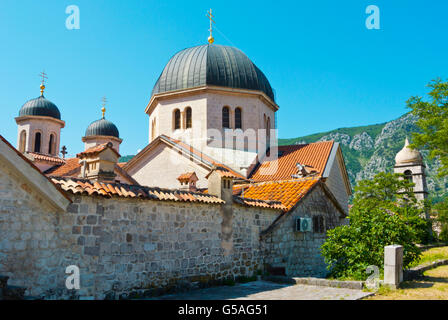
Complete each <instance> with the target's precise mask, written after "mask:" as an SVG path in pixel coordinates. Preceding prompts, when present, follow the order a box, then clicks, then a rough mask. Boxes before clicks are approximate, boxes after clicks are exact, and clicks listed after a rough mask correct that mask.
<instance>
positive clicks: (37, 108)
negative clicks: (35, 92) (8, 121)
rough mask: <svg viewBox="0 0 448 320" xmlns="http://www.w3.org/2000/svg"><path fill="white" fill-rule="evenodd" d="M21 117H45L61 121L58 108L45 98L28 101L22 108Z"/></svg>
mask: <svg viewBox="0 0 448 320" xmlns="http://www.w3.org/2000/svg"><path fill="white" fill-rule="evenodd" d="M19 116H20V117H22V116H45V117H52V118H56V119H58V120H61V113H60V112H59V109H58V107H56V105H55V104H54V103H53V102H51V101H50V100H47V99H45V97H44V96H40V97H38V98H35V99H31V100H29V101H27V102H26V103H25V104H24V105H23V106H22V108H20V111H19Z"/></svg>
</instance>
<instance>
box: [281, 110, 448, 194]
mask: <svg viewBox="0 0 448 320" xmlns="http://www.w3.org/2000/svg"><path fill="white" fill-rule="evenodd" d="M415 122H416V118H415V117H414V116H412V115H411V114H410V113H407V114H405V115H403V116H402V117H400V118H398V119H396V120H393V121H390V122H387V123H383V124H375V125H370V126H362V127H353V128H340V129H336V130H332V131H329V132H323V133H317V134H313V135H309V136H305V137H298V138H294V139H279V144H280V145H286V144H301V143H310V142H316V141H327V140H335V141H337V142H339V143H340V144H341V147H342V153H343V155H344V159H345V163H346V166H347V171H348V175H349V177H350V182H351V185H352V188H353V187H354V186H356V182H357V181H359V180H362V179H368V178H371V177H373V176H374V175H375V174H376V173H378V172H380V171H386V172H390V171H392V170H393V167H394V163H395V155H396V154H397V152H398V151H399V150H400V149H401V148H403V145H404V140H405V138H406V136H408V137H411V132H415V131H417V130H418V129H417V127H416V125H415ZM422 154H423V157H424V161H425V163H426V173H427V183H428V189H429V191H430V194H431V197H432V198H433V199H434V200H435V201H439V200H440V199H442V198H444V197H446V196H448V191H447V187H448V179H447V178H443V179H441V178H438V177H437V168H438V162H437V161H436V160H429V159H428V152H427V151H426V150H422Z"/></svg>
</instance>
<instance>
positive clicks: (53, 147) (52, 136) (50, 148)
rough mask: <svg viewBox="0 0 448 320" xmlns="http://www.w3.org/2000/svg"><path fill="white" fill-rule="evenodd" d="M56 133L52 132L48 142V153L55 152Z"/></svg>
mask: <svg viewBox="0 0 448 320" xmlns="http://www.w3.org/2000/svg"><path fill="white" fill-rule="evenodd" d="M54 144H55V143H54V134H50V141H49V142H48V154H54V149H55V146H54Z"/></svg>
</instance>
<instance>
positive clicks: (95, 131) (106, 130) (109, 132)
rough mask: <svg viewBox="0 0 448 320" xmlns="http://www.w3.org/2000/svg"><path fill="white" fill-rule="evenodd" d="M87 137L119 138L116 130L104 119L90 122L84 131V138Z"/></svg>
mask: <svg viewBox="0 0 448 320" xmlns="http://www.w3.org/2000/svg"><path fill="white" fill-rule="evenodd" d="M88 136H109V137H116V138H120V134H119V132H118V128H117V127H116V126H115V125H114V124H113V123H112V122H110V121H109V120H106V119H104V118H102V119H100V120H96V121H94V122H92V123H91V124H90V125H89V126H88V127H87V130H86V137H88Z"/></svg>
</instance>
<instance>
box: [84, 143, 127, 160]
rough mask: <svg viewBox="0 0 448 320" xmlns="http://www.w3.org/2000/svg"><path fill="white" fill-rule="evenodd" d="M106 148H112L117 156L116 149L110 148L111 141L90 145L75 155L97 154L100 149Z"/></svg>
mask: <svg viewBox="0 0 448 320" xmlns="http://www.w3.org/2000/svg"><path fill="white" fill-rule="evenodd" d="M107 148H110V149H111V150H113V151H114V152H115V153H116V154H117V155H118V156H120V154H119V153H118V152H117V150H115V149H114V148H112V143H111V142H105V143H102V144H99V145H97V146H94V147H91V148H89V149H87V150H85V151H83V152H80V153H78V154H77V155H76V157H78V158H79V157H83V156H87V155H92V156H93V155H97V154H98V153H100V152H101V151H104V150H106V149H107Z"/></svg>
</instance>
